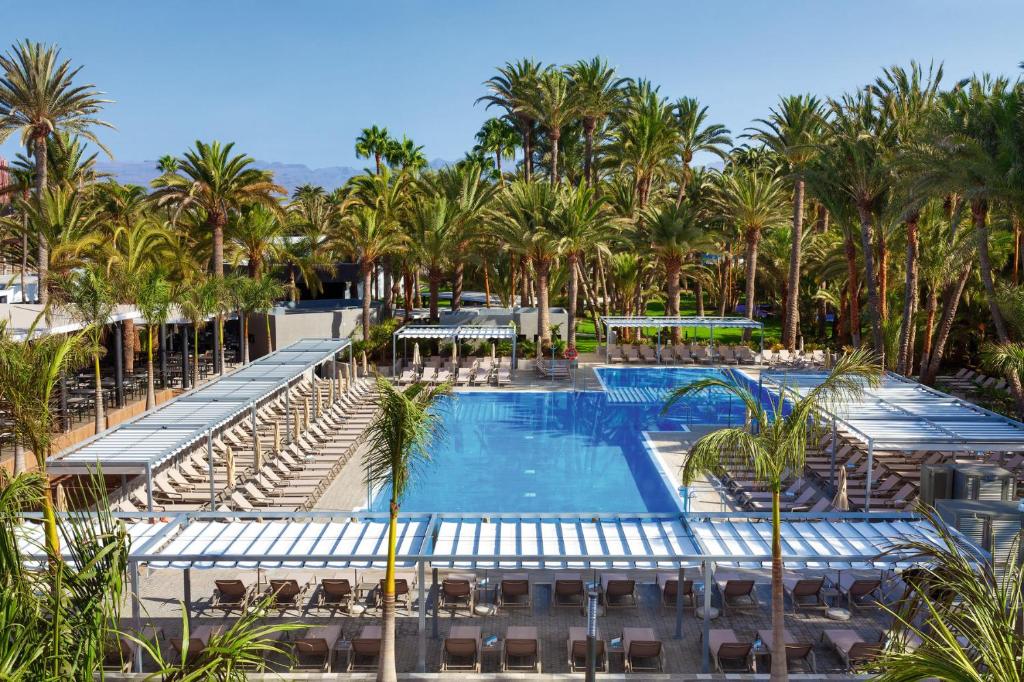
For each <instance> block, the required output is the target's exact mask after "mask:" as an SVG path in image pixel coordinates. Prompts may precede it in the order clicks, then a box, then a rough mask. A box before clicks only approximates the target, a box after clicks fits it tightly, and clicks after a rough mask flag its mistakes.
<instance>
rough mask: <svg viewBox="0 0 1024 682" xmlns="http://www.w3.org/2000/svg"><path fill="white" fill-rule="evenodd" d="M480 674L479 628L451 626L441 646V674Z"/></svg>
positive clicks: (473, 626) (474, 626)
mask: <svg viewBox="0 0 1024 682" xmlns="http://www.w3.org/2000/svg"><path fill="white" fill-rule="evenodd" d="M456 670H466V671H470V672H476V673H478V672H480V627H479V626H477V625H453V626H452V629H451V630H450V631H449V633H448V637H447V638H446V639H445V640H444V643H443V644H442V645H441V672H449V671H456Z"/></svg>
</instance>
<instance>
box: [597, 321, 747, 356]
mask: <svg viewBox="0 0 1024 682" xmlns="http://www.w3.org/2000/svg"><path fill="white" fill-rule="evenodd" d="M601 322H602V323H603V324H604V329H605V336H604V337H605V339H607V338H608V336H609V333H610V332H611V330H613V329H650V328H654V329H657V330H658V346H657V351H658V353H657V354H658V360H659V361H660V360H661V330H662V329H666V328H669V329H671V328H679V329H686V328H693V329H696V328H703V327H706V328H707V329H709V330H710V335H711V346H712V348H713V347H714V345H715V330H716V329H751V330H753V329H757V330H760V331H761V334H760V336H761V352H762V353H763V352H764V324H762V323H761V322H758V321H757V320H750V319H748V318H746V317H706V316H697V315H682V316H664V317H658V316H655V315H635V316H634V315H629V316H621V315H619V316H615V315H610V316H608V317H602V318H601ZM604 352H605V358H604V359H605V362H610V361H611V348H610V346H609V345H608V343H607V342H606V343H605V349H604Z"/></svg>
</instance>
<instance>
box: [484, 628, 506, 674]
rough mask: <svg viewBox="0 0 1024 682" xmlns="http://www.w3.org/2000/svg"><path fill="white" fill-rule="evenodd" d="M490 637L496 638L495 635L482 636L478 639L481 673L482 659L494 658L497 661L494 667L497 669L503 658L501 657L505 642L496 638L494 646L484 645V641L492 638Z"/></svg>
mask: <svg viewBox="0 0 1024 682" xmlns="http://www.w3.org/2000/svg"><path fill="white" fill-rule="evenodd" d="M492 636H494V637H497V634H495V635H484V636H483V637H481V638H480V670H481V671H483V667H484V657H485V656H487V657H495V658H496V659H497V663H496V666H497V667H498V668H500V667H501V660H502V658H504V657H503V656H502V651H504V646H505V640H503V639H501V638H500V637H498V639H497V640H496V641H495V642H494V644H490V645H487V644H484V641H485V640H486V639H487V638H488V637H492Z"/></svg>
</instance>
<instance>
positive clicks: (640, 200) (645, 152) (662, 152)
mask: <svg viewBox="0 0 1024 682" xmlns="http://www.w3.org/2000/svg"><path fill="white" fill-rule="evenodd" d="M679 139H680V130H679V126H678V125H677V123H676V120H675V117H674V115H673V113H672V107H671V105H669V103H668V101H667V100H665V98H663V97H661V96H660V95H659V94H658V92H657V90H654V89H652V88H650V87H649V86H648V85H647V84H645V83H641V84H639V85H637V86H635V87H632V88H631V92H630V94H629V96H628V98H627V100H626V106H625V110H624V112H623V113H622V114H621V120H617V121H616V122H615V126H614V128H613V130H612V135H611V142H610V143H609V145H608V157H609V159H610V160H611V162H612V163H614V164H615V165H617V166H618V169H619V171H620V172H624V173H628V174H629V175H631V176H632V178H633V191H634V194H635V196H636V205H637V208H640V209H643V208H644V207H645V206H646V205H647V204H648V202H649V201H650V198H651V191H652V189H653V187H654V183H655V181H657V180H659V179H661V178H663V177H666V176H667V175H668V174H669V172H670V171H671V168H672V159H673V158H674V157H675V156H676V154H677V153H678V149H679V147H678V145H679Z"/></svg>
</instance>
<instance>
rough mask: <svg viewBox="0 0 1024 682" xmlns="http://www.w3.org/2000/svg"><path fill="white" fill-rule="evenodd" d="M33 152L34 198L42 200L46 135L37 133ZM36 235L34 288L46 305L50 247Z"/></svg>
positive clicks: (44, 239) (41, 236) (44, 186)
mask: <svg viewBox="0 0 1024 682" xmlns="http://www.w3.org/2000/svg"><path fill="white" fill-rule="evenodd" d="M33 153H34V154H35V157H36V199H37V200H38V201H39V202H42V200H43V194H44V193H45V192H46V180H47V177H46V174H47V170H48V168H47V165H46V163H47V158H46V135H39V136H37V137H36V138H35V150H34V152H33ZM36 237H37V238H38V239H39V245H38V252H37V256H36V257H37V262H36V269H37V272H38V276H39V280H38V282H37V283H36V288H37V289H38V292H39V303H40V305H46V304H47V303H48V302H49V300H50V249H49V244H47V243H46V237H45V236H43V235H42V234H38V235H36Z"/></svg>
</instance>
